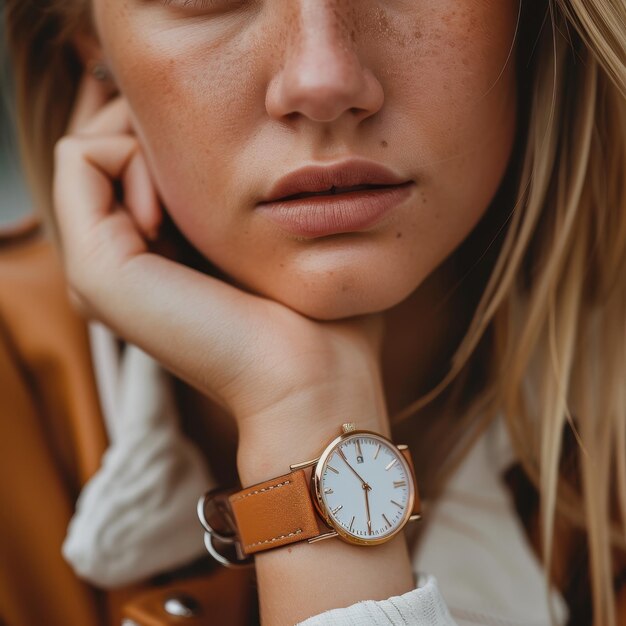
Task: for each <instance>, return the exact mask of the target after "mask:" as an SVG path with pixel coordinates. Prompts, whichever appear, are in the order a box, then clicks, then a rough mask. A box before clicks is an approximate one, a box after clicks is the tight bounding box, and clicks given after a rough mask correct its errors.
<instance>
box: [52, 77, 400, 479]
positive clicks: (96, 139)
mask: <svg viewBox="0 0 626 626" xmlns="http://www.w3.org/2000/svg"><path fill="white" fill-rule="evenodd" d="M102 89H103V88H102V86H101V85H100V83H98V81H96V80H95V79H94V78H93V77H91V76H86V77H85V78H84V80H83V84H82V85H81V89H80V95H79V98H78V99H77V103H76V106H75V110H74V112H73V115H72V121H71V124H70V128H69V130H68V134H67V136H66V137H64V138H63V139H62V140H61V141H60V142H59V143H58V145H57V148H56V151H55V166H56V167H55V177H54V205H55V214H56V218H57V220H58V226H59V231H60V239H61V244H62V249H63V259H64V264H65V270H66V275H67V278H68V282H69V286H70V289H71V293H72V295H73V298H74V301H75V302H76V303H77V305H78V306H79V308H80V310H81V311H82V313H83V314H84V315H85V316H86V317H91V318H96V319H99V320H101V321H102V322H103V323H105V324H106V325H108V326H109V327H110V328H112V329H113V330H114V331H115V332H116V333H117V334H118V335H119V336H120V337H123V338H124V339H126V340H128V341H130V342H132V343H134V344H136V345H138V346H139V347H141V348H142V349H144V350H145V351H146V352H148V353H150V354H152V355H153V356H154V357H155V358H156V359H157V360H158V361H160V362H161V363H163V364H164V365H165V367H167V368H168V369H170V370H171V371H172V372H174V373H175V374H176V375H178V376H179V377H180V378H182V379H184V380H186V381H187V382H188V383H190V384H191V385H193V386H194V387H196V388H197V389H199V390H200V391H201V392H203V393H204V394H206V395H208V396H209V397H211V398H212V399H213V400H214V401H216V402H218V403H219V404H220V405H222V406H223V407H225V408H227V409H228V410H229V411H230V412H231V413H232V415H233V416H234V417H235V419H236V420H237V422H238V427H239V434H240V450H242V447H241V446H242V445H244V444H245V445H244V448H245V451H244V452H241V463H240V468H241V467H245V466H246V464H247V465H248V466H249V467H250V468H255V470H256V469H257V468H258V467H259V459H261V458H265V456H267V455H268V454H270V453H271V452H272V447H273V450H279V449H280V450H281V453H282V455H283V457H284V460H285V461H289V462H296V461H298V460H305V459H301V457H300V455H303V454H305V451H306V450H308V451H310V453H313V452H314V451H315V450H317V449H318V447H319V446H320V445H321V444H323V443H325V441H326V439H328V436H332V435H333V434H336V433H337V429H338V428H339V426H340V425H341V423H342V422H343V421H350V420H353V419H354V421H357V423H358V426H359V427H362V428H371V429H373V430H378V431H379V432H383V433H384V434H388V424H387V420H386V415H385V408H384V407H385V405H384V394H383V392H382V389H381V383H380V378H381V377H380V368H379V350H380V345H381V340H382V334H383V323H382V317H381V316H365V317H361V318H358V319H351V320H347V321H339V322H318V321H314V320H311V319H309V318H306V317H304V316H302V315H300V314H298V313H296V312H294V311H293V310H291V309H289V308H287V307H285V306H283V305H282V304H280V303H277V302H275V301H272V300H268V299H265V298H263V297H260V296H257V295H252V294H250V293H246V292H244V291H242V290H241V289H238V288H236V287H235V286H233V285H231V284H228V283H226V282H224V281H222V280H218V279H217V278H215V277H212V276H208V275H206V274H203V273H200V272H198V271H196V270H193V269H191V268H189V267H186V266H184V265H182V264H179V263H176V262H174V261H173V260H171V259H168V258H165V257H164V256H162V255H159V254H156V253H155V251H154V249H153V248H152V247H151V246H150V244H149V242H148V241H146V239H148V238H149V237H150V236H152V237H154V236H155V235H154V233H155V230H156V229H157V227H158V224H159V222H160V220H161V217H162V215H161V207H160V204H159V199H158V197H157V193H156V192H155V189H154V185H153V182H152V179H151V177H150V173H149V169H148V167H147V165H146V159H145V157H144V155H143V152H142V148H141V145H140V144H139V142H138V140H137V138H136V136H135V135H134V134H133V129H132V123H131V118H130V113H129V108H128V104H127V103H126V102H125V100H124V99H123V98H121V97H117V98H115V99H113V100H110V101H107V97H106V95H105V94H104V93H103V92H102ZM115 184H117V185H120V184H121V186H122V188H123V198H124V204H123V205H122V204H121V203H120V201H119V199H118V197H117V196H116V193H115ZM286 445H288V446H290V447H289V449H285V446H286ZM298 446H299V447H298ZM288 453H289V454H288ZM308 453H309V452H307V454H308ZM309 458H310V457H309ZM265 470H266V471H267V472H270V471H273V470H272V469H270V468H269V467H268V466H267V465H265ZM251 473H252V472H250V475H251ZM251 477H252V476H251Z"/></svg>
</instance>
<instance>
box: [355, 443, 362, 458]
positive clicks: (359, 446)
mask: <svg viewBox="0 0 626 626" xmlns="http://www.w3.org/2000/svg"><path fill="white" fill-rule="evenodd" d="M355 443H356V449H357V452H358V454H359V456H363V453H362V452H361V442H360V441H359V440H358V439H356V440H355Z"/></svg>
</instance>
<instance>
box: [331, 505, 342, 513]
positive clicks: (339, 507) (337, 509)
mask: <svg viewBox="0 0 626 626" xmlns="http://www.w3.org/2000/svg"><path fill="white" fill-rule="evenodd" d="M341 509H343V504H340V505H339V506H337V507H335V508H334V509H332V513H333V515H336V513H337V511H341Z"/></svg>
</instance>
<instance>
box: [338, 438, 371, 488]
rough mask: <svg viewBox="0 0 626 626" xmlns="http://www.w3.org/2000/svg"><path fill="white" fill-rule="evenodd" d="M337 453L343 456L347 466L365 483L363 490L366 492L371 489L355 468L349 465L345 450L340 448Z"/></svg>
mask: <svg viewBox="0 0 626 626" xmlns="http://www.w3.org/2000/svg"><path fill="white" fill-rule="evenodd" d="M337 452H339V454H340V455H341V458H342V459H343V460H344V461H345V462H346V465H347V466H348V467H349V468H350V469H351V470H352V471H353V472H354V473H355V474H356V477H357V478H358V479H359V480H360V481H361V482H362V483H363V489H366V490H367V489H371V487H370V486H369V485H368V484H367V483H366V482H365V481H364V480H363V479H362V478H361V477H360V476H359V474H358V472H357V471H356V470H355V469H354V467H352V465H350V463H348V459H346V455H345V454H344V453H343V450H341V448H339V449H338V450H337Z"/></svg>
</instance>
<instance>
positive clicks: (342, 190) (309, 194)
mask: <svg viewBox="0 0 626 626" xmlns="http://www.w3.org/2000/svg"><path fill="white" fill-rule="evenodd" d="M394 186H397V185H352V186H351V187H335V186H332V187H331V188H330V189H327V190H326V191H305V192H302V193H294V194H292V195H290V196H284V197H282V198H277V199H276V200H274V201H273V202H290V201H292V200H302V199H304V198H316V197H319V196H338V195H346V194H351V193H357V192H359V191H374V190H376V189H387V188H389V187H394Z"/></svg>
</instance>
